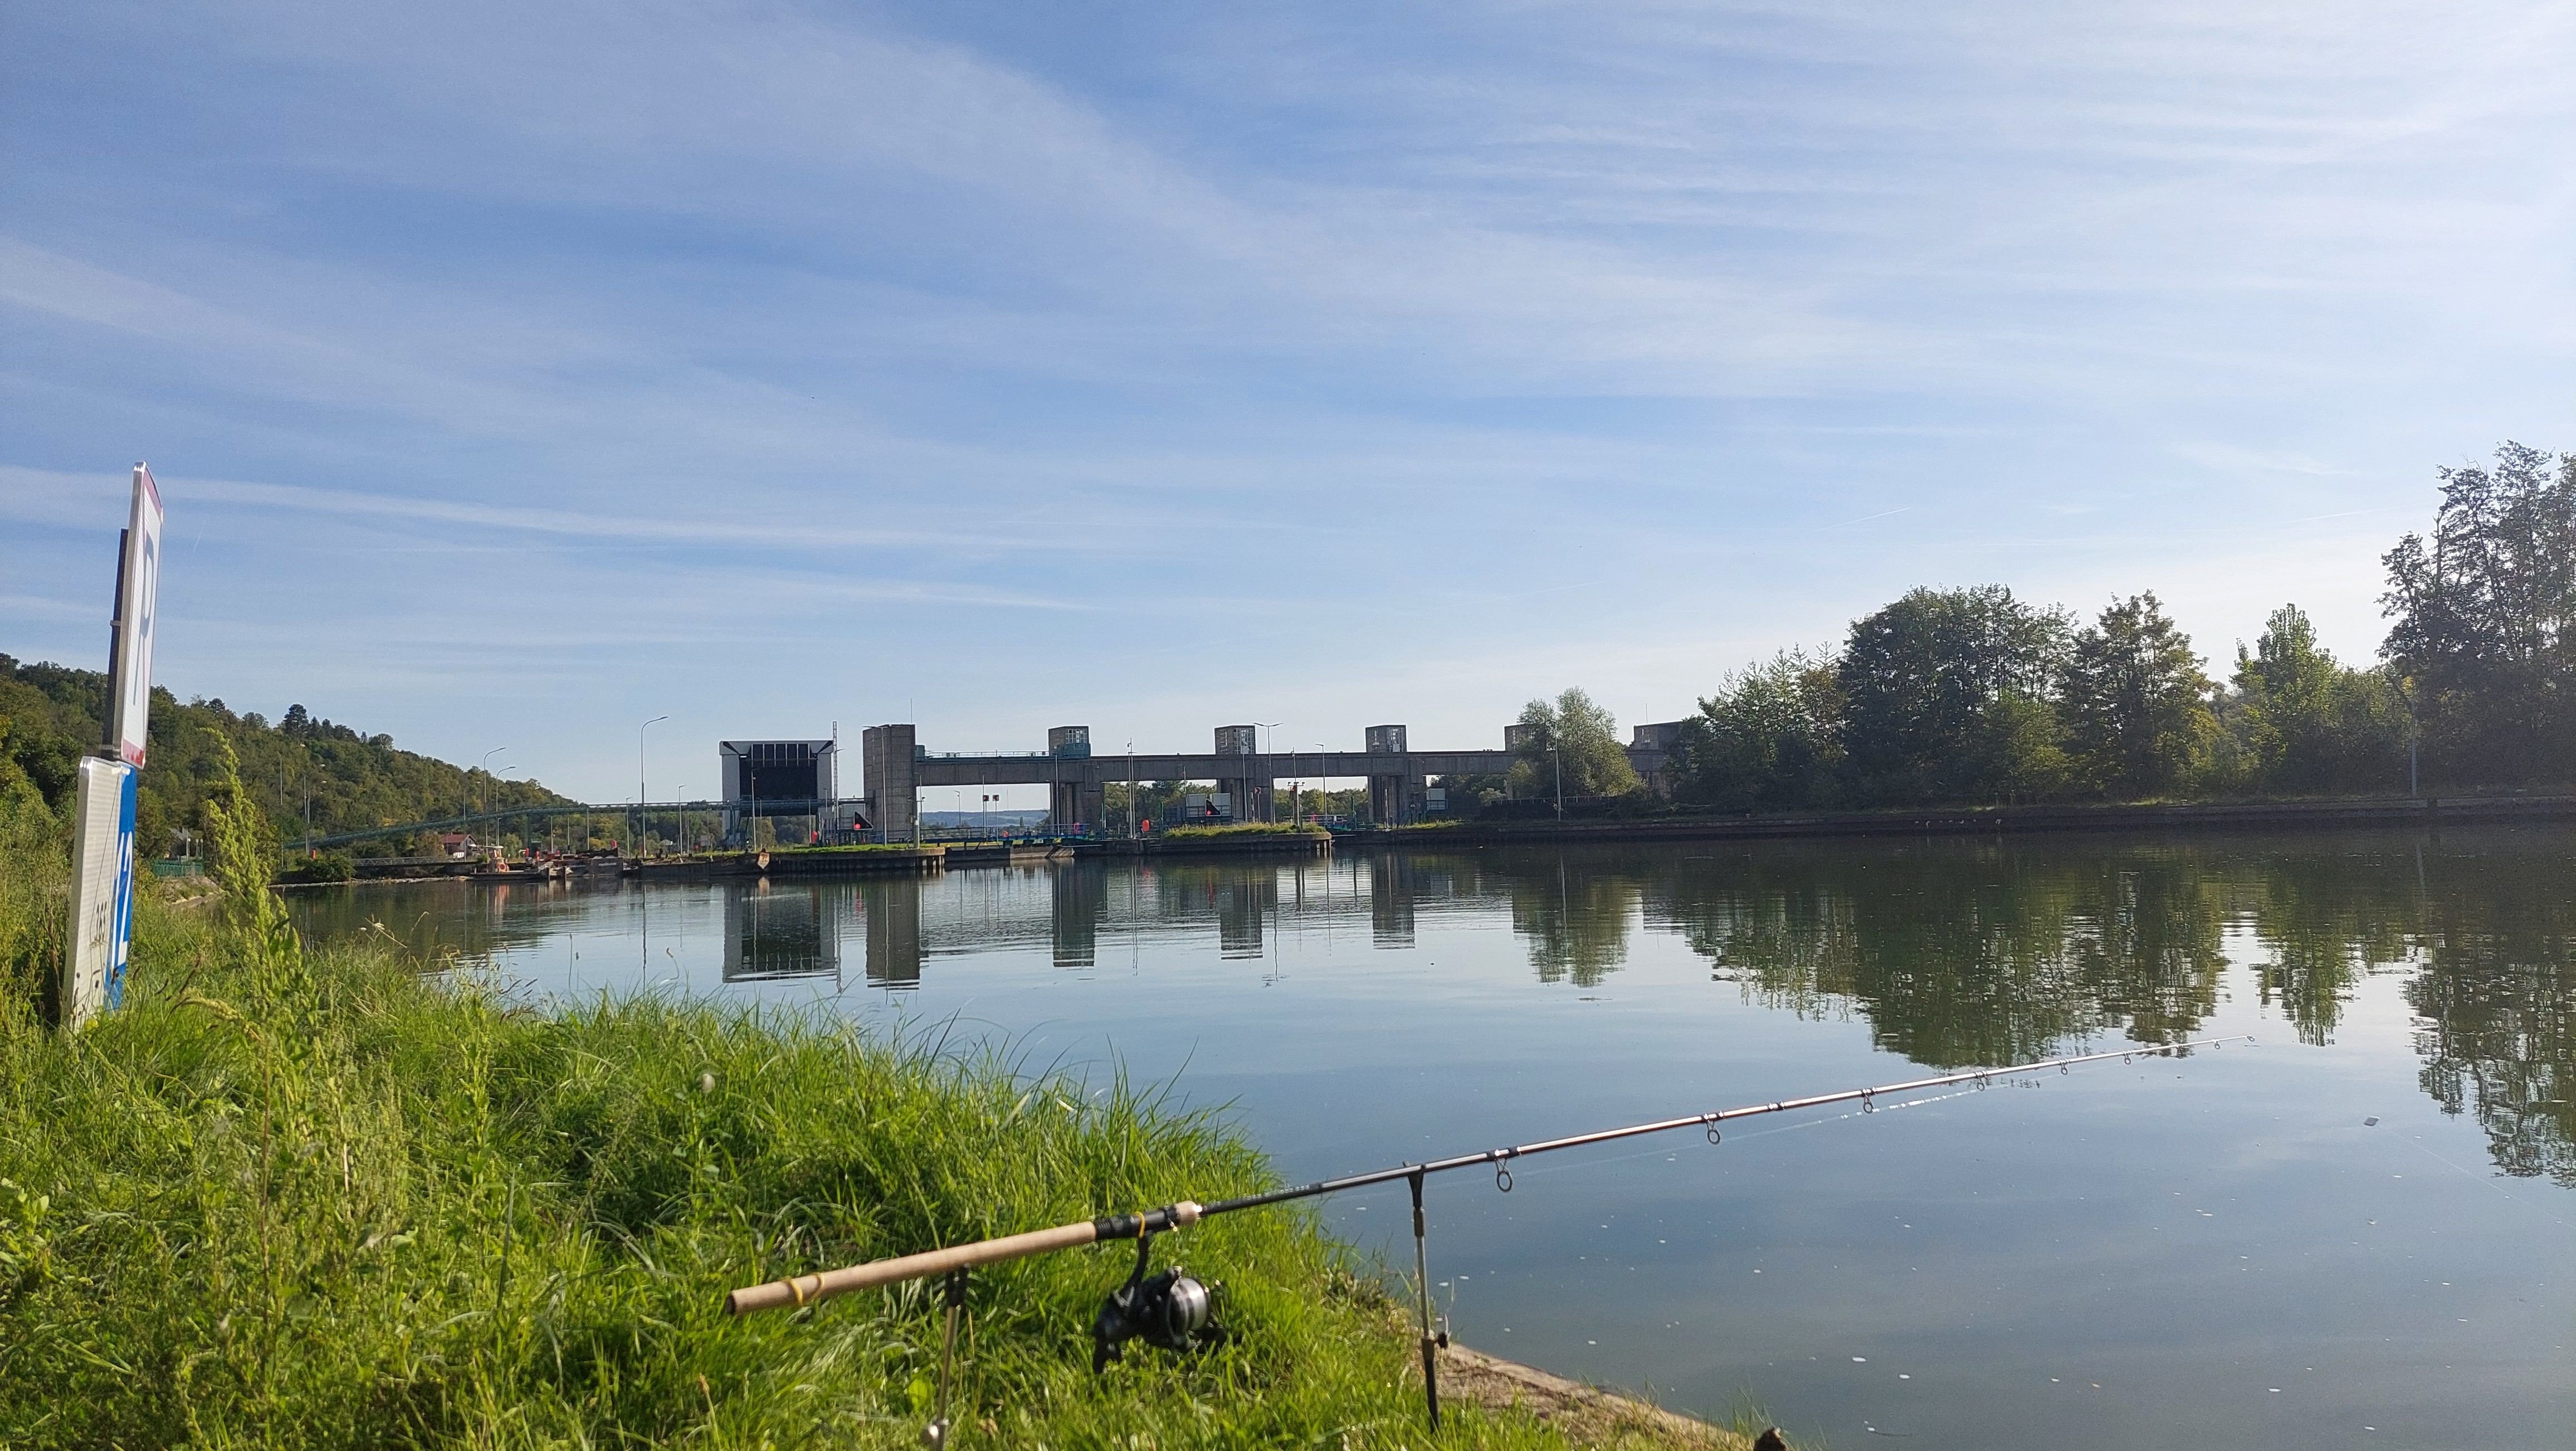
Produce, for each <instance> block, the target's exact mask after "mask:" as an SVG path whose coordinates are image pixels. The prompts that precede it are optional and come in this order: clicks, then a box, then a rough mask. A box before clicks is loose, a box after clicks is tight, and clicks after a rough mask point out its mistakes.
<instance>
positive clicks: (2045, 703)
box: [1457, 443, 2576, 811]
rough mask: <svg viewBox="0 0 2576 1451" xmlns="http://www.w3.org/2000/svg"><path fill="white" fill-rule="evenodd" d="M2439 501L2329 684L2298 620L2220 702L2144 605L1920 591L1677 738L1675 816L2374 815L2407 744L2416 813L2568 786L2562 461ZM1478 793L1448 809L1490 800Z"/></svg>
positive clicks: (2568, 485)
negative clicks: (2281, 808)
mask: <svg viewBox="0 0 2576 1451" xmlns="http://www.w3.org/2000/svg"><path fill="white" fill-rule="evenodd" d="M2441 479H2442V503H2441V508H2440V513H2439V516H2438V518H2437V520H2436V522H2435V527H2434V530H2433V533H2432V535H2431V536H2430V538H2429V539H2427V538H2424V537H2419V536H2416V535H2411V534H2410V535H2408V536H2407V537H2406V538H2405V539H2404V540H2403V541H2401V542H2400V543H2399V544H2398V546H2397V547H2396V548H2395V549H2393V550H2391V551H2390V552H2389V554H2388V555H2387V558H2386V561H2385V562H2386V565H2387V568H2388V578H2389V590H2388V593H2387V594H2386V595H2385V596H2384V597H2383V604H2384V605H2385V607H2386V609H2387V612H2388V614H2389V615H2390V617H2391V620H2392V626H2391V629H2390V631H2389V634H2388V638H2387V641H2386V643H2385V645H2384V647H2383V655H2384V660H2383V662H2382V663H2381V664H2379V665H2377V666H2375V667H2372V668H2359V667H2355V666H2350V665H2346V664H2344V663H2342V662H2341V661H2338V660H2336V659H2335V658H2334V657H2333V656H2332V655H2331V654H2329V653H2327V652H2326V651H2325V650H2324V649H2323V648H2322V647H2321V646H2319V645H2318V643H2317V638H2316V630H2315V627H2314V626H2313V625H2312V624H2311V623H2310V622H2309V620H2308V617H2307V616H2306V615H2305V614H2304V613H2303V612H2301V611H2300V610H2299V608H2298V607H2297V606H2295V605H2284V606H2282V607H2281V608H2280V609H2278V610H2275V611H2274V612H2273V613H2272V615H2271V617H2270V618H2269V619H2268V620H2266V621H2265V622H2264V628H2263V633H2262V635H2261V636H2260V638H2259V639H2257V641H2256V642H2255V644H2254V646H2253V648H2252V649H2250V650H2249V649H2246V648H2245V647H2243V646H2241V645H2240V646H2239V647H2238V649H2237V659H2236V668H2235V670H2234V672H2233V673H2232V674H2231V676H2230V677H2229V679H2228V680H2227V681H2226V682H2225V683H2224V684H2219V683H2214V682H2212V681H2211V680H2210V679H2209V677H2208V675H2207V674H2206V673H2204V669H2203V664H2202V661H2201V658H2200V656H2199V655H2198V654H2197V653H2196V652H2195V651H2194V649H2193V647H2192V642H2191V639H2190V637H2189V636H2187V635H2185V634H2183V633H2182V631H2181V630H2179V629H2178V628H2176V627H2175V625H2174V623H2173V621H2172V620H2171V619H2170V618H2169V617H2168V616H2167V615H2166V614H2165V612H2164V607H2163V605H2162V604H2161V603H2160V602H2159V601H2158V600H2157V599H2156V597H2155V595H2154V594H2152V593H2147V594H2140V595H2136V596H2133V597H2131V598H2128V599H2125V600H2114V601H2113V602H2111V603H2110V604H2109V605H2107V606H2105V607H2104V608H2103V609H2102V611H2101V612H2100V613H2099V614H2098V615H2096V616H2095V617H2094V618H2093V619H2092V620H2091V621H2090V622H2086V623H2079V622H2078V621H2077V619H2076V618H2075V617H2074V616H2072V615H2070V614H2069V613H2068V612H2066V611H2065V610H2062V609H2057V608H2042V607H2037V606H2033V605H2030V604H2027V603H2024V602H2023V601H2021V600H2018V599H2016V598H2014V596H2013V594H2012V592H2011V591H2010V590H2007V589H2005V588H2003V587H2002V586H2000V585H1985V586H1979V587H1975V588H1968V589H1952V590H1934V589H1917V590H1914V591H1912V592H1911V593H1909V594H1907V595H1906V596H1905V597H1904V598H1902V599H1900V600H1897V601H1895V602H1894V603H1892V604H1890V605H1888V606H1886V607H1885V608H1883V609H1880V610H1878V611H1876V612H1874V613H1872V614H1870V615H1867V616H1865V617H1863V618H1861V619H1859V620H1856V621H1854V622H1853V623H1852V626H1851V629H1850V631H1849V633H1848V634H1847V635H1846V637H1845V639H1844V641H1843V643H1842V646H1841V648H1840V649H1839V650H1834V651H1827V652H1813V653H1811V652H1806V651H1791V652H1788V653H1786V654H1783V655H1780V656H1778V657H1777V658H1775V659H1773V660H1772V661H1771V662H1769V663H1768V664H1763V665H1757V666H1754V667H1751V668H1749V669H1747V670H1745V671H1742V672H1741V673H1738V674H1736V675H1732V676H1729V677H1728V678H1727V679H1726V680H1724V681H1723V682H1721V683H1720V685H1719V688H1718V690H1717V692H1716V693H1715V694H1714V695H1711V696H1709V697H1708V698H1706V699H1704V700H1702V701H1701V702H1700V704H1699V709H1698V710H1697V711H1696V712H1694V713H1693V714H1692V715H1691V716H1690V717H1689V719H1687V720H1686V721H1684V722H1683V723H1682V725H1681V731H1680V740H1679V742H1678V745H1677V749H1676V752H1675V758H1674V760H1673V762H1672V765H1671V767H1670V770H1669V772H1668V775H1669V778H1670V779H1669V781H1668V783H1667V784H1668V785H1669V788H1670V791H1671V795H1672V797H1673V798H1674V800H1675V801H1676V802H1678V803H1679V804H1680V805H1682V806H1684V807H1687V808H1699V809H1710V808H1714V809H1717V810H1724V811H1785V810H1813V809H1820V808H1853V809H1866V808H1871V807H1885V806H1912V805H1950V804H2007V803H2013V802H2024V801H2082V800H2109V801H2136V800H2155V799H2176V798H2185V797H2248V796H2252V797H2266V796H2309V795H2388V794H2395V793H2399V792H2403V791H2405V790H2407V789H2409V786H2410V764H2411V763H2410V750H2411V749H2412V748H2414V747H2416V746H2418V745H2419V744H2420V749H2421V762H2420V788H2421V789H2423V790H2427V791H2436V790H2445V789H2448V790H2460V789H2494V788H2499V787H2507V788H2541V789H2566V788H2568V787H2570V786H2571V785H2576V455H2560V456H2557V457H2555V458H2553V457H2552V456H2551V455H2549V454H2546V453H2543V452H2541V451H2539V450H2536V449H2530V448H2525V447H2523V446H2522V445H2520V444H2512V443H2508V444H2505V445H2504V446H2503V447H2501V448H2499V449H2498V450H2497V452H2496V461H2495V466H2494V467H2493V468H2491V469H2490V468H2460V469H2444V470H2442V472H2441ZM1577 694H1579V692H1577ZM1586 704H1588V702H1586ZM1535 709H1536V708H1535V707H1534V710H1535ZM2419 715H2420V722H2419V720H2418V716H2419ZM1536 718H1537V717H1536V716H1535V715H1525V716H1524V719H1525V720H1528V719H1536ZM1600 724H1601V725H1604V726H1606V725H1607V724H1608V720H1607V717H1606V715H1604V716H1602V717H1601V718H1600ZM2419 730H2420V741H2419V738H2418V732H2419ZM1473 785H1474V783H1469V787H1470V789H1469V790H1466V791H1462V792H1459V793H1457V794H1458V795H1460V796H1461V797H1462V798H1464V799H1466V800H1468V801H1470V802H1471V803H1480V804H1482V803H1488V802H1490V798H1491V797H1493V796H1495V795H1498V794H1499V793H1495V792H1483V793H1479V792H1477V791H1475V790H1474V789H1473ZM1567 790H1568V794H1569V795H1573V794H1575V791H1574V787H1573V784H1572V780H1571V779H1569V782H1568V787H1567ZM1583 794H1585V795H1593V794H1596V793H1593V792H1590V791H1587V792H1585V793H1583ZM1598 794H1610V793H1608V792H1602V793H1598ZM1600 804H1601V803H1598V802H1594V803H1587V805H1588V806H1590V807H1592V808H1595V809H1597V808H1598V807H1599V806H1600ZM1488 809H1489V810H1491V809H1493V808H1492V807H1491V806H1490V805H1488Z"/></svg>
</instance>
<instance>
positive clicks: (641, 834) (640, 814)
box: [635, 715, 670, 857]
mask: <svg viewBox="0 0 2576 1451" xmlns="http://www.w3.org/2000/svg"><path fill="white" fill-rule="evenodd" d="M669 719H670V717H669V716H667V715H657V716H655V717H653V718H652V719H651V720H648V721H646V722H644V723H643V724H642V725H640V726H637V727H636V728H635V854H636V855H637V856H638V857H641V856H642V855H644V838H645V828H644V803H645V802H647V801H650V800H652V799H653V798H651V797H649V796H647V795H645V794H644V733H645V732H646V731H649V730H651V729H652V728H653V727H655V726H657V725H659V724H661V723H662V722H663V721H666V720H669Z"/></svg>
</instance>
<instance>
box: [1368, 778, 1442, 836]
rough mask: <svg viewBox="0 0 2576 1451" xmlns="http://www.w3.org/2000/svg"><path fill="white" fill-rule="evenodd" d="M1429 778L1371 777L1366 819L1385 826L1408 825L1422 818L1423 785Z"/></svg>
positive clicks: (1369, 779)
mask: <svg viewBox="0 0 2576 1451" xmlns="http://www.w3.org/2000/svg"><path fill="white" fill-rule="evenodd" d="M1427 779H1428V778H1426V777H1422V776H1371V777H1369V778H1368V788H1369V820H1371V821H1375V822H1379V823H1382V824H1384V825H1387V826H1408V825H1411V824H1412V823H1414V822H1416V821H1420V820H1421V819H1422V787H1423V783H1424V782H1425V781H1426V780H1427Z"/></svg>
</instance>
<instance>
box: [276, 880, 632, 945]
mask: <svg viewBox="0 0 2576 1451" xmlns="http://www.w3.org/2000/svg"><path fill="white" fill-rule="evenodd" d="M603 890H605V891H608V892H621V891H622V892H627V893H633V892H636V891H637V889H636V888H633V887H629V886H626V885H625V884H623V883H619V884H616V885H613V886H609V887H607V888H598V887H593V888H587V889H584V888H575V887H572V886H568V885H566V884H564V883H561V882H530V883H527V884H526V885H520V884H518V883H508V884H499V885H484V884H481V883H470V882H436V883H424V884H422V885H419V886H411V885H396V886H374V885H368V886H358V887H339V888H328V889H324V890H321V891H299V892H287V893H281V894H280V895H281V896H283V897H285V898H286V913H287V920H289V921H290V922H292V923H294V924H295V930H296V932H297V933H299V934H301V935H302V936H303V937H305V938H306V939H308V940H310V941H315V942H337V941H347V940H349V939H351V938H356V937H368V938H374V937H377V936H378V935H379V929H380V927H381V932H382V933H384V934H389V935H391V936H392V937H393V938H395V939H396V940H397V941H400V942H401V943H402V944H403V945H404V946H406V947H408V948H410V949H411V951H412V952H413V953H414V954H416V955H417V956H418V957H419V958H420V959H421V960H422V961H425V962H429V963H433V964H443V963H449V962H461V963H467V964H473V963H480V962H488V961H490V960H491V959H492V958H494V957H497V956H499V955H501V954H504V953H509V952H516V951H520V950H522V949H525V948H531V947H536V946H538V945H540V944H542V943H544V942H546V941H547V940H548V939H549V938H551V937H553V936H555V935H556V934H557V933H558V932H560V931H561V930H562V928H563V921H562V918H561V916H560V915H558V914H559V913H561V912H562V911H564V910H566V909H568V908H569V907H570V906H571V905H572V903H573V900H574V894H575V893H576V892H582V891H588V892H590V893H598V892H601V891H603ZM550 908H551V909H553V910H548V909H550Z"/></svg>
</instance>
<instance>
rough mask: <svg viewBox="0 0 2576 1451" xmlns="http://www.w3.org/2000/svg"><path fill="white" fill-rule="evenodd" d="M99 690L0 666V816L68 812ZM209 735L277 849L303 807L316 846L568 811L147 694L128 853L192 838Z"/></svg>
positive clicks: (526, 790) (374, 750)
mask: <svg viewBox="0 0 2576 1451" xmlns="http://www.w3.org/2000/svg"><path fill="white" fill-rule="evenodd" d="M106 708H107V678H106V677H105V676H104V675H102V674H100V673H99V672H98V671H95V670H74V669H71V668H70V667H68V666H63V665H22V664H20V663H19V662H18V661H17V660H16V659H14V658H12V657H10V656H7V655H0V809H14V808H15V807H23V806H25V805H27V804H28V803H29V802H30V801H31V799H41V800H42V802H43V803H44V805H45V807H46V808H47V809H48V810H51V811H53V812H55V813H56V814H58V815H59V814H61V813H63V812H65V811H67V810H68V809H69V806H70V803H71V798H72V789H73V784H74V777H75V773H76V772H77V771H78V769H79V761H80V758H81V755H82V753H83V752H84V751H85V750H87V749H88V748H90V747H92V746H94V745H96V744H97V743H98V742H99V741H100V740H101V739H102V738H103V737H104V736H105V735H106V725H105V720H104V714H105V711H106ZM218 733H222V734H224V735H229V736H230V737H231V738H232V742H233V750H234V752H235V753H236V754H237V755H238V756H239V757H240V758H241V772H242V782H243V784H244V785H246V786H248V787H249V788H250V791H251V794H252V795H253V796H254V797H255V798H256V799H257V800H258V801H259V803H260V805H261V806H262V807H263V808H264V809H266V811H267V812H268V815H269V818H270V820H272V821H273V822H275V823H276V825H277V833H278V838H279V840H281V841H288V842H291V841H294V840H295V839H297V838H298V837H300V836H302V835H303V834H304V822H305V806H306V802H307V799H308V797H309V799H310V801H311V806H312V822H313V833H314V835H316V836H324V835H329V834H331V833H333V832H339V831H352V830H356V829H358V828H361V827H368V826H389V825H392V824H393V823H396V822H402V821H421V820H426V819H428V818H430V817H435V816H447V815H454V814H456V813H457V812H459V811H461V810H466V809H483V808H485V807H486V806H489V807H503V806H555V805H565V804H569V802H570V798H567V797H563V796H558V795H556V794H555V793H554V792H552V791H549V790H547V789H545V787H543V786H541V785H539V784H537V783H536V782H534V781H505V780H500V779H497V778H495V777H493V776H491V775H488V774H486V773H484V772H481V771H468V770H466V769H464V768H463V767H461V766H454V765H450V764H449V763H447V762H445V761H441V760H438V759H436V758H435V757H431V756H424V755H421V754H419V753H418V752H415V751H405V750H398V749H396V748H395V746H394V742H393V737H391V736H387V735H361V734H359V733H358V732H357V731H355V730H353V729H351V728H350V727H348V726H344V725H339V724H336V723H334V722H332V721H328V720H323V719H319V718H317V717H315V716H312V715H310V714H308V713H307V712H306V711H305V709H304V707H303V706H300V705H296V706H290V707H288V708H287V712H286V714H285V715H284V716H283V717H282V718H280V719H279V720H278V721H277V722H276V723H275V724H274V725H272V724H270V723H269V722H268V721H266V720H264V719H262V718H261V717H260V715H259V713H258V712H256V711H253V712H250V713H247V714H243V715H235V714H234V713H233V712H232V710H231V709H230V708H229V707H227V706H226V705H225V704H224V703H223V702H222V701H221V700H192V701H189V702H187V703H186V704H181V703H180V701H179V699H178V698H177V697H176V696H173V695H172V694H171V693H170V692H169V691H166V690H160V689H155V690H154V691H153V692H152V749H151V764H150V765H148V766H146V767H144V769H143V780H142V781H141V783H140V784H139V787H138V793H137V798H136V819H135V834H136V837H137V841H136V843H135V849H136V851H137V852H138V853H139V854H141V855H145V856H160V855H163V854H165V853H167V852H168V851H169V849H170V846H171V843H172V841H173V840H174V837H175V833H177V832H178V831H179V830H181V829H182V828H189V829H193V828H195V827H196V826H197V824H198V821H199V817H198V806H199V804H200V803H201V802H203V801H204V800H205V797H206V792H207V789H208V786H209V784H210V783H211V782H212V780H213V779H214V774H215V769H216V765H215V763H216V762H217V761H218V760H219V759H220V757H221V752H220V750H219V749H218V748H217V746H216V743H215V742H216V736H217V734H218Z"/></svg>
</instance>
